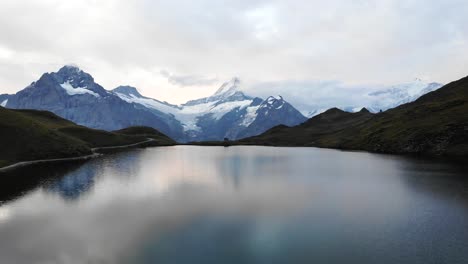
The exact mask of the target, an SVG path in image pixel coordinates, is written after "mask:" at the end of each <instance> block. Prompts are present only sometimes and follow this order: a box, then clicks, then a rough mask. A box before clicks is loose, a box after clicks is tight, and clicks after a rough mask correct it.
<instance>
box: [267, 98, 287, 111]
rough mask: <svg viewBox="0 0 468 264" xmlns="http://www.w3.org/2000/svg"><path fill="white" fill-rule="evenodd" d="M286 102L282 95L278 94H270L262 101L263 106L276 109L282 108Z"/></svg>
mask: <svg viewBox="0 0 468 264" xmlns="http://www.w3.org/2000/svg"><path fill="white" fill-rule="evenodd" d="M285 103H286V101H284V99H283V97H282V96H281V95H278V96H270V97H268V98H267V99H266V100H265V101H263V102H262V106H261V107H262V108H270V109H271V108H274V109H281V108H282V107H283V105H284V104H285Z"/></svg>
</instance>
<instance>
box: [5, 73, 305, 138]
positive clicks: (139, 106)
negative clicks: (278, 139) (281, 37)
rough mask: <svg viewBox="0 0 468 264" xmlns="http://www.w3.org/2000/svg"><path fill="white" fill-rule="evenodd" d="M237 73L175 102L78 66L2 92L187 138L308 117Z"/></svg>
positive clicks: (63, 112) (71, 115)
mask: <svg viewBox="0 0 468 264" xmlns="http://www.w3.org/2000/svg"><path fill="white" fill-rule="evenodd" d="M239 84H240V81H239V80H238V79H237V78H234V79H232V80H231V81H229V82H226V83H225V84H223V85H222V86H221V87H220V88H219V90H218V91H217V92H216V93H215V94H214V95H212V96H210V97H207V98H201V99H197V100H193V101H189V102H187V103H185V104H183V105H180V106H178V105H173V104H169V103H167V102H161V101H159V100H156V99H152V98H149V97H145V96H143V95H141V94H140V93H139V92H138V90H137V89H136V88H134V87H130V86H120V87H117V88H115V89H114V90H112V91H108V90H105V89H104V88H103V87H102V86H100V85H99V84H97V83H95V82H94V79H93V77H92V76H91V75H90V74H88V73H86V72H84V71H82V70H80V69H79V68H77V67H75V66H65V67H63V68H61V69H60V70H59V71H58V72H52V73H45V74H43V75H42V76H41V78H40V79H39V80H38V81H36V82H33V83H31V85H29V86H28V87H26V88H25V89H23V90H21V91H19V92H18V93H16V94H14V95H1V96H0V104H1V105H2V106H4V107H7V108H13V109H38V110H47V111H51V112H53V113H55V114H57V115H59V116H61V117H63V118H65V119H68V120H71V121H73V122H75V123H77V124H80V125H84V126H87V127H90V128H97V129H104V130H116V129H121V128H125V127H129V126H149V127H153V128H156V129H158V130H159V131H161V132H163V133H164V134H166V135H169V136H170V137H172V138H174V139H176V140H178V141H181V142H185V141H193V140H220V139H223V138H225V137H228V138H232V139H238V138H241V137H246V136H252V135H256V134H259V133H261V132H264V131H266V130H267V129H269V128H271V127H273V126H275V125H279V124H286V125H297V124H300V123H302V122H304V121H305V120H306V118H305V117H304V116H303V115H302V114H301V113H299V111H297V110H296V109H295V108H294V107H293V106H291V105H290V104H289V103H288V102H286V101H285V100H284V99H283V98H282V97H281V96H278V97H269V98H267V99H266V100H263V99H261V98H253V97H250V96H247V95H245V94H244V93H243V92H241V91H239V90H238V88H239Z"/></svg>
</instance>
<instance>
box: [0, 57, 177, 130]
mask: <svg viewBox="0 0 468 264" xmlns="http://www.w3.org/2000/svg"><path fill="white" fill-rule="evenodd" d="M3 100H4V99H3ZM6 106H7V107H8V108H14V109H38V110H47V111H51V112H53V113H55V114H57V115H59V116H61V117H63V118H65V119H68V120H71V121H73V122H75V123H77V124H80V125H84V126H87V127H91V128H98V129H104V130H117V129H121V128H125V127H129V126H137V125H138V126H150V127H153V128H156V129H158V130H159V131H161V132H163V133H165V134H167V135H169V136H171V137H172V138H175V139H183V129H182V125H181V124H180V123H179V122H178V121H177V120H175V118H174V117H173V116H172V115H168V114H165V113H163V112H159V111H151V112H150V111H149V110H148V109H147V108H144V107H141V106H140V105H137V104H133V103H129V102H126V101H124V100H122V99H121V98H120V97H118V96H117V95H115V94H114V93H112V92H109V91H107V90H105V89H104V88H103V87H102V86H100V85H99V84H97V83H96V82H94V79H93V77H92V76H91V75H90V74H88V73H86V72H84V71H82V70H81V69H79V68H78V67H76V66H70V65H68V66H64V67H62V68H61V69H60V70H58V71H57V72H51V73H44V74H43V75H42V76H41V77H40V78H39V80H37V81H36V82H33V83H31V84H30V85H29V86H28V87H26V88H25V89H23V90H21V91H19V92H17V93H16V94H14V95H9V96H8V101H7V104H6Z"/></svg>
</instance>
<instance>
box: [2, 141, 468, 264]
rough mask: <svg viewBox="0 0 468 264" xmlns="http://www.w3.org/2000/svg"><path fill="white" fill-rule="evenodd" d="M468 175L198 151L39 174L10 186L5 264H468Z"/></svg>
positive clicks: (314, 156)
mask: <svg viewBox="0 0 468 264" xmlns="http://www.w3.org/2000/svg"><path fill="white" fill-rule="evenodd" d="M467 172H468V170H467V169H466V167H463V166H460V165H454V164H450V163H444V162H441V161H431V160H417V159H409V158H405V157H396V156H388V155H375V154H368V153H359V152H340V151H335V150H323V149H314V148H268V147H230V148H222V147H189V146H177V147H167V148H152V149H146V150H134V151H129V152H124V153H118V154H113V155H108V156H105V157H102V158H98V159H95V160H92V161H89V162H86V163H81V164H72V165H70V164H68V165H56V164H55V165H47V166H39V167H33V168H28V169H26V170H22V171H19V172H15V174H14V175H1V174H0V184H1V187H0V201H1V203H0V263H28V264H29V263H178V264H179V263H182V264H183V263H223V264H226V263H268V264H270V263H327V264H328V263H379V264H380V263H424V264H428V263H450V264H456V263H468V250H467V249H468V173H467Z"/></svg>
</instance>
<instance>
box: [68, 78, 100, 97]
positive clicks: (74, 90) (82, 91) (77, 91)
mask: <svg viewBox="0 0 468 264" xmlns="http://www.w3.org/2000/svg"><path fill="white" fill-rule="evenodd" d="M60 86H62V88H63V89H65V91H66V92H67V93H68V94H69V95H77V94H91V95H92V96H94V97H99V94H97V93H95V92H93V91H90V90H88V89H86V88H87V87H86V86H83V87H73V85H72V84H71V83H70V81H66V82H64V83H62V84H60Z"/></svg>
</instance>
